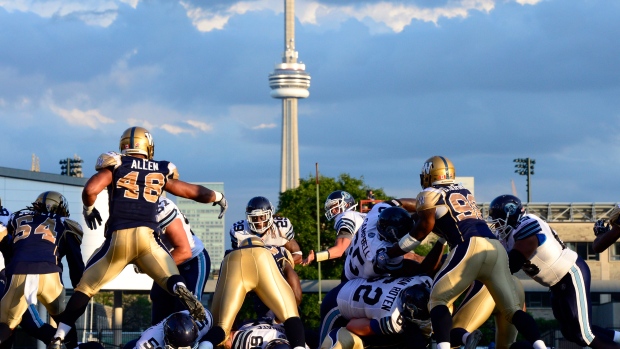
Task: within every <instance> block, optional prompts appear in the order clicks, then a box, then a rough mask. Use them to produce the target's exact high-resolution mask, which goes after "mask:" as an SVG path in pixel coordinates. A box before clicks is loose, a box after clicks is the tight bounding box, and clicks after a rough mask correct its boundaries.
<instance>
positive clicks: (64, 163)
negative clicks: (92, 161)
mask: <svg viewBox="0 0 620 349" xmlns="http://www.w3.org/2000/svg"><path fill="white" fill-rule="evenodd" d="M83 162H84V160H82V159H80V157H79V156H77V155H74V156H73V159H72V158H66V159H64V160H60V161H59V162H58V163H59V164H60V165H61V166H60V169H61V172H60V175H62V176H70V177H83V174H82V163H83Z"/></svg>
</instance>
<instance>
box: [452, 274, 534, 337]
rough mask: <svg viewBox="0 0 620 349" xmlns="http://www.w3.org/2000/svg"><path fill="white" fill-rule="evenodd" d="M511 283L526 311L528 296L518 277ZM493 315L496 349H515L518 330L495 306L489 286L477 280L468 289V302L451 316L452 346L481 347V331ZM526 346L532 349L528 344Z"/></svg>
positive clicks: (461, 305) (462, 304)
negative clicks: (479, 345) (514, 344)
mask: <svg viewBox="0 0 620 349" xmlns="http://www.w3.org/2000/svg"><path fill="white" fill-rule="evenodd" d="M512 281H513V282H514V285H515V287H516V288H517V291H518V293H519V305H520V306H521V308H522V309H523V310H525V292H524V291H523V285H521V281H519V279H518V278H517V277H516V276H514V275H513V276H512ZM491 315H493V316H494V320H495V348H496V349H509V348H512V349H515V348H514V347H512V345H513V343H514V342H515V340H516V338H517V334H518V332H517V329H516V328H515V327H514V325H512V324H511V323H509V322H508V321H507V320H506V319H505V318H504V317H503V316H502V314H501V311H500V310H499V309H498V308H497V306H496V305H495V301H493V297H491V294H490V293H489V291H488V290H487V288H486V286H484V284H483V283H482V282H480V281H478V280H476V281H474V283H473V284H472V285H471V286H470V287H469V289H468V290H467V293H466V294H465V298H463V301H462V302H461V304H459V307H458V308H457V310H456V311H455V312H454V315H453V316H452V320H453V323H452V326H453V327H452V330H451V331H450V343H451V345H452V347H453V348H455V347H460V346H465V347H466V348H468V349H469V348H471V347H472V346H473V345H474V343H476V344H477V343H478V341H479V340H480V337H481V336H482V332H480V331H479V330H478V328H480V326H482V325H483V324H484V323H485V322H486V321H487V320H488V319H489V317H490V316H491ZM471 334H473V336H471ZM527 346H528V347H529V348H531V345H530V344H529V343H528V344H527Z"/></svg>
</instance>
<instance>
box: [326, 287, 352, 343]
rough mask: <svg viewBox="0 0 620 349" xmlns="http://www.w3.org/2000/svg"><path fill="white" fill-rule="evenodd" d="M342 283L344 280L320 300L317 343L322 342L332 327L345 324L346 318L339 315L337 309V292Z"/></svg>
mask: <svg viewBox="0 0 620 349" xmlns="http://www.w3.org/2000/svg"><path fill="white" fill-rule="evenodd" d="M344 284H345V283H344V282H341V283H340V284H339V285H338V286H336V287H334V288H332V289H331V290H330V291H329V292H327V294H326V295H325V297H324V298H323V301H322V302H321V329H320V331H319V343H323V340H325V337H327V334H329V332H331V331H332V330H333V329H335V328H338V327H342V326H345V325H346V323H347V320H346V319H344V318H343V317H342V316H341V315H340V310H338V292H339V291H340V289H341V288H342V286H343V285H344Z"/></svg>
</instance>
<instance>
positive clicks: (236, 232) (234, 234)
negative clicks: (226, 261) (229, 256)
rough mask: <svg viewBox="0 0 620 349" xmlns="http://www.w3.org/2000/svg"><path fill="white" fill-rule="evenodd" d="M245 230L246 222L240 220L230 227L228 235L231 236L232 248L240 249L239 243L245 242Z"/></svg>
mask: <svg viewBox="0 0 620 349" xmlns="http://www.w3.org/2000/svg"><path fill="white" fill-rule="evenodd" d="M244 230H245V221H244V220H240V221H238V222H236V223H234V224H233V225H232V227H230V231H229V232H228V234H229V235H230V243H231V246H232V248H237V247H239V242H240V241H241V240H243V239H244V238H243V231H244Z"/></svg>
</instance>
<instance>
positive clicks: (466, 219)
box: [417, 184, 496, 247]
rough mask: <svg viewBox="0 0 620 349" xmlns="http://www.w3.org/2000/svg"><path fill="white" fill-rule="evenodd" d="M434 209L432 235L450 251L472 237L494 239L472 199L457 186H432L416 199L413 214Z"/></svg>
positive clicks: (465, 190) (469, 193) (463, 188)
mask: <svg viewBox="0 0 620 349" xmlns="http://www.w3.org/2000/svg"><path fill="white" fill-rule="evenodd" d="M431 208H435V226H434V227H433V232H435V233H437V234H438V235H440V236H443V237H444V238H445V239H446V240H447V241H448V244H449V245H450V247H454V246H456V245H458V244H460V243H461V242H463V241H465V240H468V239H470V238H471V237H473V236H481V237H487V238H491V239H496V236H495V235H494V234H493V232H491V229H489V227H488V225H487V223H486V221H485V220H484V219H483V218H482V213H481V212H480V209H479V208H478V206H477V205H476V199H475V198H474V195H473V194H472V193H471V192H470V191H469V190H468V189H467V188H465V187H464V186H462V185H460V184H450V185H433V186H431V187H428V188H426V189H424V190H423V191H422V192H421V193H420V194H418V197H417V211H418V212H421V211H424V210H427V209H431Z"/></svg>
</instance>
